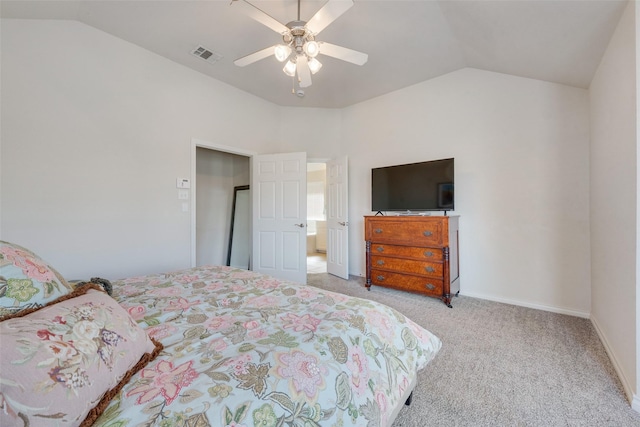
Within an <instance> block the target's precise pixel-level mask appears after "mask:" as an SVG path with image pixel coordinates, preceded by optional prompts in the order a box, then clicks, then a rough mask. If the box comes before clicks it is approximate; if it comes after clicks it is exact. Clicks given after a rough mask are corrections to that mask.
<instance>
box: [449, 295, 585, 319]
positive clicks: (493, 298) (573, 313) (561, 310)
mask: <svg viewBox="0 0 640 427" xmlns="http://www.w3.org/2000/svg"><path fill="white" fill-rule="evenodd" d="M460 295H464V296H468V297H473V298H480V299H485V300H488V301H495V302H501V303H504V304H511V305H517V306H520V307H527V308H534V309H536V310H543V311H549V312H551V313H558V314H566V315H568V316H575V317H582V318H584V319H589V318H590V316H591V314H590V313H587V312H583V311H576V310H571V309H566V308H561V307H552V306H548V305H541V304H531V303H528V302H525V301H520V300H513V299H509V298H500V297H496V296H493V295H485V294H478V293H473V292H463V291H460Z"/></svg>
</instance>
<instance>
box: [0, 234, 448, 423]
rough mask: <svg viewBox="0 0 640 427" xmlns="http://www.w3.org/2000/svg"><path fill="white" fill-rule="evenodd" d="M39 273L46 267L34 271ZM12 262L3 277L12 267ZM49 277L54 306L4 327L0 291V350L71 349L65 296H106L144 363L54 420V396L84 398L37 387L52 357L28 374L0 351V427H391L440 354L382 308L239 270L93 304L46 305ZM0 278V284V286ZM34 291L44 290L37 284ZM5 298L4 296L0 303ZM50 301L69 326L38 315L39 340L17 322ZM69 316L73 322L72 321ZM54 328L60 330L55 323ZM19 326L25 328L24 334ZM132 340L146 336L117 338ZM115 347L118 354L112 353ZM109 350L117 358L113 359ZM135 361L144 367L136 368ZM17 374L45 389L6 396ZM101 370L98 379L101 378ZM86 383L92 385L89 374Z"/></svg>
mask: <svg viewBox="0 0 640 427" xmlns="http://www.w3.org/2000/svg"><path fill="white" fill-rule="evenodd" d="M5 245H7V244H6V243H5ZM25 251H26V250H25ZM3 253H5V254H4V256H3ZM30 254H32V253H30ZM32 255H33V256H35V254H32ZM8 258H11V257H7V255H6V250H5V251H4V252H3V247H2V246H0V268H5V266H7V265H9V264H10V263H11V262H13V261H11V259H8ZM14 259H15V256H14ZM37 263H40V264H41V265H46V263H44V261H41V260H39V259H38V261H37V262H36V264H37ZM15 264H16V263H15V262H13V264H10V265H9V266H10V267H12V268H13V267H16V265H15ZM18 264H20V263H18ZM23 264H24V263H23ZM18 267H19V265H18ZM47 267H48V268H50V266H48V265H47ZM18 269H19V268H18ZM51 270H52V271H54V272H53V273H51V274H52V275H53V277H55V280H54V281H53V282H55V283H53V282H51V281H50V283H53V284H50V285H49V286H48V289H49V291H50V292H49V293H50V294H52V295H49V297H50V298H53V299H52V301H49V302H46V301H45V302H39V303H35V304H34V303H33V302H31V303H29V304H30V306H29V307H27V308H26V309H25V310H21V311H25V312H26V313H27V314H25V315H22V316H20V317H14V316H16V313H11V314H9V315H7V311H12V308H11V307H9V308H8V303H9V302H11V300H10V299H7V298H8V297H7V294H6V293H5V294H0V295H2V297H1V298H0V306H2V307H3V308H0V310H4V311H0V315H4V317H3V318H2V319H3V320H2V322H0V331H1V332H2V334H3V335H2V340H3V341H7V342H8V340H9V339H14V340H16V342H17V343H22V342H24V341H25V340H26V339H27V338H25V336H26V332H25V331H27V330H29V329H31V330H33V331H34V332H32V333H33V334H35V337H34V338H33V339H32V340H31V341H29V342H30V344H29V345H30V346H31V347H29V346H27V347H25V345H24V344H20V345H23V347H25V348H34V346H35V345H36V344H37V345H39V346H41V345H42V342H45V343H47V344H48V345H51V344H50V341H51V340H52V339H53V338H52V337H54V335H55V334H58V335H57V336H58V337H60V338H59V339H60V340H62V337H67V341H66V342H67V343H69V342H71V343H72V344H74V343H75V342H76V341H79V339H78V338H77V337H76V340H75V341H74V340H73V339H71V338H69V337H72V336H71V335H64V334H63V333H66V334H72V333H74V332H70V331H73V330H74V329H79V326H74V327H73V328H72V327H71V326H70V324H71V323H73V322H76V323H75V324H76V325H77V324H79V323H82V322H86V320H84V319H85V318H80V317H78V316H79V315H78V314H77V313H76V312H77V310H78V308H77V307H78V306H79V304H78V302H75V303H74V298H88V299H89V301H90V303H91V304H93V305H92V306H91V307H92V308H94V306H97V305H98V304H99V303H98V302H97V301H98V299H99V298H104V299H105V302H104V304H107V303H109V304H110V302H111V301H113V300H115V302H116V305H117V306H118V307H111V308H110V310H112V311H113V312H116V311H118V310H122V312H123V313H126V315H127V316H126V318H128V320H126V319H124V318H125V316H124V315H122V314H121V317H123V320H122V321H121V322H120V323H122V324H124V325H126V327H123V329H122V332H117V333H116V332H114V334H115V335H118V334H120V335H118V336H122V337H128V336H131V337H132V338H129V339H128V340H127V341H126V342H127V343H129V342H131V341H134V342H136V343H139V344H140V345H142V346H143V347H144V348H143V349H141V350H138V353H140V352H143V353H144V356H141V359H140V361H137V363H136V364H135V366H133V365H131V362H129V364H125V367H123V368H122V371H123V372H124V373H122V374H115V375H114V378H113V380H112V382H113V383H116V384H112V385H109V386H107V387H111V388H110V389H109V392H108V393H104V394H101V395H99V396H95V397H92V398H91V399H89V400H90V403H89V404H83V405H76V406H81V410H78V411H76V412H78V413H75V412H74V413H73V414H71V412H69V413H66V412H64V415H60V413H61V411H60V410H59V406H55V408H56V410H54V409H53V407H47V405H45V404H44V403H43V400H42V398H43V397H46V396H48V395H53V394H55V393H58V394H64V399H66V400H65V402H66V401H68V400H69V399H72V400H73V399H80V400H82V398H83V393H82V392H79V393H73V392H72V391H73V390H72V391H69V386H67V388H66V389H64V387H57V386H58V385H59V384H60V383H59V382H58V383H56V382H55V381H50V380H49V378H51V375H50V372H53V371H54V370H55V369H58V368H57V367H56V366H57V365H55V364H54V365H55V366H54V365H52V363H53V362H50V359H51V358H50V357H49V358H48V359H47V357H44V356H41V357H40V358H38V357H39V356H33V357H32V358H31V359H30V360H29V362H24V361H23V359H25V358H24V357H23V358H22V359H20V358H19V357H18V356H16V355H12V356H10V357H8V356H6V355H5V354H4V347H5V342H3V357H2V360H0V363H1V367H2V372H1V373H0V386H2V389H1V390H0V413H1V415H0V424H1V425H3V426H5V425H6V426H9V425H25V424H26V423H24V421H25V420H29V422H30V423H31V424H30V425H38V422H40V421H41V420H48V421H47V422H48V423H49V424H47V422H45V423H44V424H41V425H52V424H51V423H50V422H51V418H47V417H51V416H54V415H55V416H56V417H57V418H56V423H57V424H58V425H80V424H81V423H82V422H83V421H84V422H85V425H95V426H104V427H107V426H108V427H115V426H119V427H123V426H203V427H204V426H234V427H241V426H243V427H249V426H271V427H275V426H305V427H306V426H309V427H312V426H352V425H353V426H390V425H391V424H392V423H393V420H394V419H395V417H396V415H397V414H398V412H399V410H400V409H401V408H402V407H403V406H404V404H405V401H406V400H407V399H408V398H409V396H410V394H411V392H412V390H413V387H414V386H415V382H416V378H417V372H418V371H419V370H420V369H422V368H424V367H425V366H426V365H427V364H428V363H429V362H430V361H431V360H432V359H433V358H434V357H435V355H436V354H437V352H438V351H439V349H440V347H441V341H440V340H439V339H438V338H437V337H436V336H434V335H433V334H432V333H430V332H429V331H427V330H425V329H423V328H422V327H420V326H418V325H417V324H416V323H414V322H412V321H411V320H410V319H408V318H406V317H405V316H404V315H402V314H401V313H399V312H398V311H396V310H394V309H392V308H390V307H387V306H385V305H382V304H379V303H376V302H372V301H369V300H365V299H359V298H354V297H348V296H345V295H342V294H338V293H333V292H328V291H323V290H320V289H317V288H314V287H311V286H306V285H300V284H296V283H291V282H287V281H282V280H278V279H274V278H273V277H269V276H266V275H262V274H258V273H255V272H252V271H247V270H241V269H236V268H231V267H221V266H206V267H200V268H193V269H186V270H182V271H176V272H171V273H165V274H153V275H148V276H142V277H132V278H127V279H123V280H117V281H114V282H113V283H112V288H113V292H112V297H113V298H111V297H109V296H108V295H104V294H105V292H103V291H102V289H101V288H100V287H99V286H97V285H92V286H83V287H80V288H78V289H75V290H74V291H73V292H76V293H77V292H80V293H81V292H85V294H84V295H81V296H72V297H71V298H68V297H69V295H66V296H63V297H60V296H58V297H56V295H55V294H56V293H60V294H65V293H66V292H67V291H66V290H65V289H66V286H65V285H68V283H66V282H64V279H63V278H62V277H61V276H60V275H59V274H58V273H57V272H55V270H53V269H52V268H51ZM5 273H6V271H5V272H3V273H2V274H0V275H1V276H3V277H2V279H0V283H1V280H4V281H5V284H6V283H8V280H7V278H6V274H5ZM14 274H17V273H14ZM40 279H41V280H40V281H41V282H43V283H45V284H46V283H47V282H46V281H45V280H46V278H43V277H40ZM43 286H45V288H46V285H43ZM36 288H37V286H36ZM71 288H72V287H71V286H69V289H71ZM82 288H87V289H88V290H86V291H83V290H82ZM42 293H43V294H44V293H45V292H42ZM12 297H13V298H14V297H15V291H14V292H13V293H12V294H10V295H9V298H12ZM61 298H62V301H63V302H62V304H65V301H66V304H67V307H64V310H66V311H65V312H64V313H67V314H66V316H67V317H64V316H61V315H60V314H59V313H57V312H51V313H49V314H47V315H46V316H45V315H43V316H44V317H46V318H48V319H54V320H50V321H49V322H48V323H47V325H53V326H51V327H50V328H49V329H43V324H45V323H43V322H44V321H43V320H37V319H28V318H29V317H30V316H36V315H38V314H39V313H41V312H42V310H46V309H49V307H51V306H53V307H57V306H58V305H59V304H61V303H60V302H59V300H60V299H61ZM65 298H66V299H65ZM106 298H109V301H106ZM14 299H15V298H14ZM23 299H24V298H23ZM69 301H70V302H69ZM14 303H15V301H14ZM29 304H27V305H29ZM14 305H15V304H14ZM43 306H44V308H42V307H43ZM51 310H53V308H51ZM72 310H76V311H72ZM69 313H76V314H73V315H74V316H76V317H71V315H70V314H69ZM47 316H48V317H47ZM25 319H26V320H25ZM61 319H66V320H65V321H66V323H65V324H64V325H61V322H62V320H61ZM56 320H57V323H56ZM11 322H14V323H13V324H12V323H11ZM15 322H18V323H17V325H16V324H15ZM20 322H21V323H20ZM25 322H27V323H25ZM28 322H31V323H35V324H37V326H35V327H31V326H28V325H30V324H31V323H28ZM127 322H128V323H127ZM107 323H108V322H107V321H105V320H102V321H101V323H99V325H100V326H99V327H100V328H102V330H105V329H109V328H111V329H113V330H114V331H120V330H117V329H115V326H113V327H112V326H109V328H107V327H106V326H103V325H107ZM109 325H110V323H109ZM88 329H89V332H91V328H88ZM94 329H96V328H94ZM111 329H109V330H111ZM134 329H135V330H134ZM138 330H141V331H143V332H144V335H145V336H141V338H135V337H133V335H125V334H129V333H134V332H136V331H138ZM60 331H63V332H60ZM83 333H85V331H84V329H83ZM137 333H139V332H137ZM12 334H13V335H12ZM92 336H93V340H94V342H96V343H99V344H100V345H101V346H102V347H103V348H104V347H106V346H107V344H105V342H104V340H102V339H101V338H100V333H98V332H95V333H93V335H92ZM111 336H113V334H112V335H111ZM43 337H44V338H48V340H49V341H46V340H45V339H44V338H43ZM20 340H22V341H20ZM38 340H39V341H38ZM124 340H125V338H122V339H121V340H120V341H118V344H119V345H123V344H122V343H123V342H124ZM36 341H37V343H36ZM112 341H113V340H112ZM34 343H35V344H34ZM143 344H144V345H143ZM38 348H40V347H38ZM123 348H124V347H123ZM91 350H93V347H92V348H91ZM32 351H34V352H35V350H32ZM43 351H44V350H43ZM109 351H110V352H111V353H109V354H120V353H118V349H116V347H113V350H109ZM104 352H105V351H104V350H103V353H104ZM120 352H121V353H124V352H125V351H124V350H120ZM23 353H24V351H23V352H22V353H21V354H23ZM77 353H78V354H77V355H75V356H74V357H76V360H79V359H78V358H79V357H80V352H77ZM47 354H48V353H47ZM88 354H89V356H91V357H93V359H92V360H94V362H95V363H96V365H95V366H98V368H99V366H100V364H101V363H102V364H104V358H102V356H100V357H97V356H95V355H94V354H93V353H91V352H88ZM136 354H137V353H136ZM84 356H85V355H83V357H84ZM145 357H146V359H148V360H143V359H144V358H145ZM9 359H11V360H9ZM16 360H18V362H19V363H18V362H16ZM47 360H49V362H47ZM96 361H97V362H96ZM29 363H31V364H32V365H33V366H32V367H31V368H30V367H29V366H28V365H29ZM46 363H49V365H46ZM18 365H19V366H22V367H24V369H25V372H27V373H28V372H31V371H33V370H34V366H35V367H38V366H40V365H43V368H42V369H39V370H40V371H43V372H45V371H46V372H49V374H47V375H45V377H47V378H45V380H46V381H49V388H48V389H47V390H45V391H46V392H45V391H42V390H43V387H42V386H38V387H34V388H32V389H31V390H28V389H29V387H27V385H26V384H19V385H16V384H17V383H21V382H24V380H23V377H22V376H19V377H16V378H18V379H16V378H7V375H6V374H7V373H8V372H9V371H10V369H13V367H15V366H18ZM52 366H54V367H53V368H52ZM92 366H93V365H92ZM114 366H115V365H114ZM29 369H31V371H29ZM114 369H115V368H114ZM36 370H38V369H36ZM47 370H48V371H47ZM107 371H108V370H107V369H102V371H100V372H101V374H99V375H103V374H104V373H105V372H107ZM109 372H111V371H109ZM16 375H18V374H16ZM20 375H26V374H20ZM99 375H98V374H96V378H97V377H98V376H99ZM40 376H41V377H42V374H41V375H40ZM86 376H87V377H88V378H93V377H92V376H91V374H87V375H86ZM56 378H57V377H56ZM69 378H70V377H69ZM46 381H45V382H46ZM34 382H35V383H37V381H36V380H34ZM40 383H42V381H40ZM51 383H53V384H51ZM56 387H57V388H56ZM16 389H25V391H23V394H24V396H33V393H34V392H33V390H36V391H37V393H40V394H43V395H45V396H39V397H38V400H37V404H36V402H33V403H31V404H29V403H28V402H22V401H20V396H21V395H20V394H19V393H18V392H15V390H16ZM58 389H60V390H58ZM11 393H14V394H11ZM105 397H106V399H105ZM25 398H26V397H25ZM96 407H97V408H98V409H95V408H96ZM43 408H48V409H43ZM87 408H88V410H87V411H86V412H84V411H85V410H86V409H87ZM62 412H63V411H62ZM87 414H88V415H87ZM87 420H89V422H87Z"/></svg>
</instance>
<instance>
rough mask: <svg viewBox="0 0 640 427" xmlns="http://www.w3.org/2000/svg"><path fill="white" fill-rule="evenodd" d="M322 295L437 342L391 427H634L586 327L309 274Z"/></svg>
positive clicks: (639, 422)
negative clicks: (359, 304)
mask: <svg viewBox="0 0 640 427" xmlns="http://www.w3.org/2000/svg"><path fill="white" fill-rule="evenodd" d="M308 277H309V279H308V283H309V284H310V285H313V286H317V287H319V288H323V289H327V290H331V291H335V292H341V293H344V294H348V295H354V296H358V297H362V298H369V299H372V300H376V301H380V302H382V303H384V304H387V305H389V306H392V307H394V308H396V309H397V310H399V311H400V312H402V313H404V314H405V315H406V316H408V317H409V318H411V319H413V320H414V321H415V322H417V323H419V324H420V325H422V326H424V327H425V328H427V329H429V330H430V331H431V332H433V333H435V334H436V335H438V336H439V337H440V339H442V342H443V346H442V350H441V351H440V353H438V355H437V356H436V358H435V359H434V361H433V362H431V363H430V364H429V365H427V367H426V368H425V369H424V370H422V371H421V372H420V375H419V378H418V385H417V387H416V390H415V392H414V397H413V403H412V404H411V406H408V407H405V408H404V409H403V410H402V412H401V413H400V415H399V416H398V419H397V420H396V422H395V423H394V424H393V426H394V427H401V426H404V427H414V426H415V427H423V426H474V427H475V426H611V427H624V426H640V414H638V413H636V412H635V411H633V410H632V409H631V407H630V405H629V403H628V401H627V400H626V397H625V395H624V393H623V389H622V385H621V383H620V381H619V379H618V377H617V375H616V373H615V371H614V369H613V366H612V364H611V362H610V360H609V358H608V356H607V354H606V352H605V350H604V347H603V346H602V343H601V342H600V340H599V338H598V335H597V333H596V331H595V329H594V327H593V325H592V324H591V322H590V321H589V320H587V319H582V318H578V317H572V316H565V315H560V314H554V313H549V312H546V311H540V310H534V309H529V308H524V307H518V306H513V305H508V304H501V303H496V302H491V301H485V300H481V299H477V298H470V297H465V296H459V297H457V298H454V300H453V302H452V304H453V308H448V307H446V306H445V305H444V304H443V303H442V302H440V301H439V300H437V299H433V298H428V297H422V296H420V295H414V294H410V293H406V292H400V291H395V290H391V289H385V288H380V287H373V288H372V289H371V291H367V290H366V288H365V287H364V279H362V278H359V277H352V279H351V280H349V281H345V280H342V279H340V278H337V277H335V276H331V275H329V274H310V275H309V276H308Z"/></svg>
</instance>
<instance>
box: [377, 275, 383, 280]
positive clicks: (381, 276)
mask: <svg viewBox="0 0 640 427" xmlns="http://www.w3.org/2000/svg"><path fill="white" fill-rule="evenodd" d="M376 279H378V280H379V281H381V282H382V281H383V280H384V276H383V275H378V276H376Z"/></svg>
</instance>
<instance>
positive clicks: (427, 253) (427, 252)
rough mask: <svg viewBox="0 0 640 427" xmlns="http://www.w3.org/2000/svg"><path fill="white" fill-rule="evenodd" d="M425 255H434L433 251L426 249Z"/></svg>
mask: <svg viewBox="0 0 640 427" xmlns="http://www.w3.org/2000/svg"><path fill="white" fill-rule="evenodd" d="M424 256H433V252H431V251H425V252H424Z"/></svg>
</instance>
